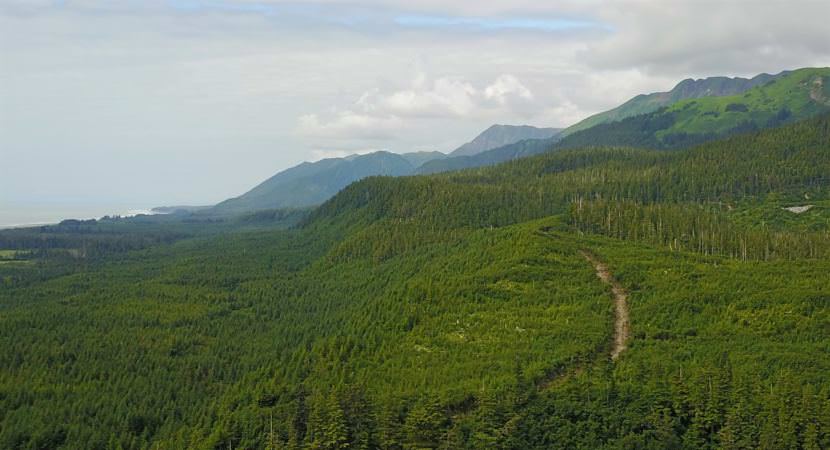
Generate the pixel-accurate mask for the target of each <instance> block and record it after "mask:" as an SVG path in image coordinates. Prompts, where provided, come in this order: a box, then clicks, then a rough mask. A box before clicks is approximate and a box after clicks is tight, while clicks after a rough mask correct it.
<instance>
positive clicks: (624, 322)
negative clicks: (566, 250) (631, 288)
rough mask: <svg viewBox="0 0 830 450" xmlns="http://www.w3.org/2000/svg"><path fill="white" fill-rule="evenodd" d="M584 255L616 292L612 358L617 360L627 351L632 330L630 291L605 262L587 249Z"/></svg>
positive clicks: (614, 292)
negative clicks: (627, 343)
mask: <svg viewBox="0 0 830 450" xmlns="http://www.w3.org/2000/svg"><path fill="white" fill-rule="evenodd" d="M582 256H584V257H585V259H587V260H588V261H590V263H591V264H593V266H594V268H595V269H596V271H597V277H598V278H599V279H600V280H602V281H603V282H604V283H606V284H608V285H610V286H611V292H612V293H613V294H614V309H615V314H614V315H615V319H614V346H613V348H612V349H611V359H612V360H616V359H617V358H618V357H619V356H620V354H621V353H622V352H623V351H625V348H626V342H628V337H629V334H630V332H631V331H630V325H629V318H628V293H627V292H626V291H625V289H624V288H623V287H622V285H621V284H620V283H619V282H618V281H617V280H616V279H614V275H613V274H612V273H611V271H610V270H609V269H608V266H606V265H605V263H603V262H601V261H600V260H598V259H597V258H596V257H595V256H594V255H592V254H590V253H588V252H587V251H582Z"/></svg>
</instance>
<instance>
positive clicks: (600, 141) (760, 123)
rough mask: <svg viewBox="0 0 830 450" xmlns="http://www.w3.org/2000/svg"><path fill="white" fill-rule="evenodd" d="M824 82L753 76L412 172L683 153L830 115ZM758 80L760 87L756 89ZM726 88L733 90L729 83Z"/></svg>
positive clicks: (813, 77)
mask: <svg viewBox="0 0 830 450" xmlns="http://www.w3.org/2000/svg"><path fill="white" fill-rule="evenodd" d="M829 77H830V69H826V68H807V69H799V70H795V71H788V72H782V73H781V74H779V75H776V76H768V77H767V76H761V75H759V76H758V77H755V78H753V79H752V80H744V81H741V86H744V87H746V86H748V85H749V84H752V83H754V84H756V86H755V87H753V88H751V89H749V90H747V91H745V92H744V93H743V94H741V95H733V96H721V97H717V96H714V97H713V96H708V97H707V96H705V97H700V98H696V99H694V100H681V101H679V102H675V103H672V104H671V105H670V106H663V107H661V108H659V109H657V110H655V111H653V112H650V113H646V114H640V115H635V116H630V117H626V118H624V119H623V120H620V121H616V122H607V123H599V124H597V125H594V126H592V127H591V128H587V129H583V130H580V131H574V132H572V133H571V134H567V135H566V133H565V132H562V133H561V134H560V135H559V136H557V137H555V138H553V139H542V140H532V141H524V142H520V143H517V144H512V145H507V146H504V147H501V148H497V149H494V150H490V151H488V152H484V153H481V154H478V155H473V156H467V157H456V158H452V157H450V158H445V159H443V160H439V161H431V162H428V163H426V164H425V165H424V166H422V167H421V168H419V169H418V173H421V174H428V173H440V172H447V171H452V170H461V169H466V168H474V167H483V166H491V165H494V164H499V163H502V162H505V161H511V160H514V159H518V158H523V157H527V156H532V155H536V154H540V153H544V152H548V151H558V150H562V149H566V148H579V147H586V146H604V145H622V146H632V147H645V148H653V149H663V150H668V149H677V148H685V147H690V146H693V145H697V144H702V143H704V142H708V141H712V140H715V139H719V138H722V137H725V136H728V135H730V134H736V133H742V132H747V131H753V130H759V129H764V128H770V127H776V126H781V125H783V124H787V123H792V122H795V121H798V120H802V119H806V118H809V117H813V116H815V115H818V114H821V113H823V112H826V111H830V102H828V101H827V100H826V99H827V98H828V95H827V94H826V92H827V85H828V83H829V82H830V78H829ZM715 80H719V79H715ZM723 80H733V79H728V78H724V79H723ZM753 80H754V81H753ZM761 80H766V82H765V83H764V84H761V85H757V83H759V82H760V81H761ZM704 81H705V80H704ZM739 81H740V80H739ZM682 85H683V83H681V85H679V87H680V86H682ZM705 85H706V84H705V83H704V84H703V86H705ZM730 86H733V87H734V80H733V84H730ZM680 92H684V91H683V90H682V89H681V90H680ZM693 92H696V91H693ZM719 92H723V91H719Z"/></svg>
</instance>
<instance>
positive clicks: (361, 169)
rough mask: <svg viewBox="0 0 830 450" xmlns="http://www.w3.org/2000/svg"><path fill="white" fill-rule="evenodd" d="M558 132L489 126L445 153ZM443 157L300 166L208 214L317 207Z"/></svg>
mask: <svg viewBox="0 0 830 450" xmlns="http://www.w3.org/2000/svg"><path fill="white" fill-rule="evenodd" d="M559 131H561V130H560V129H557V128H536V127H531V126H527V125H522V126H511V125H493V126H492V127H490V128H488V129H487V130H485V131H484V132H482V133H481V134H479V135H478V136H476V138H475V139H473V140H472V141H470V142H468V143H466V144H464V145H462V146H461V147H459V148H458V149H456V150H454V151H453V152H451V153H450V155H476V154H479V153H483V152H487V151H489V150H491V149H493V148H497V147H501V146H504V145H507V144H513V143H516V142H519V141H524V140H528V139H540V138H550V137H552V136H555V135H556V134H557V133H559ZM445 158H447V155H446V154H444V153H441V152H413V153H404V154H396V153H390V152H386V151H379V152H374V153H369V154H365V155H352V156H347V157H344V158H328V159H323V160H320V161H316V162H304V163H302V164H300V165H298V166H295V167H292V168H290V169H287V170H284V171H281V172H279V173H277V174H276V175H274V176H272V177H271V178H269V179H267V180H265V181H263V182H262V183H260V184H259V185H257V186H256V187H254V188H253V189H251V190H250V191H248V192H246V193H244V194H242V195H241V196H239V197H235V198H231V199H228V200H225V201H223V202H221V203H219V204H217V205H216V206H215V207H214V208H213V209H212V210H210V212H211V213H219V214H235V213H240V212H246V211H252V210H258V209H274V208H302V207H307V206H312V205H317V204H320V203H322V202H324V201H326V200H328V199H329V198H330V197H332V196H333V195H334V194H336V193H337V192H338V191H340V190H341V189H343V188H344V187H346V186H348V185H349V184H351V183H352V182H355V181H358V180H360V179H362V178H365V177H368V176H378V175H386V176H404V175H413V174H416V173H421V172H419V168H421V167H422V166H423V165H424V164H427V163H429V162H435V161H441V160H443V159H445ZM167 209H169V208H167Z"/></svg>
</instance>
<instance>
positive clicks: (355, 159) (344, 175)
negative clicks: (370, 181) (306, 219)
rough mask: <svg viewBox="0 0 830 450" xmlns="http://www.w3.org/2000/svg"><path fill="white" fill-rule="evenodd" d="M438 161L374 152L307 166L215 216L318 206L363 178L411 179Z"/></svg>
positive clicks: (233, 201) (256, 189) (219, 209)
mask: <svg viewBox="0 0 830 450" xmlns="http://www.w3.org/2000/svg"><path fill="white" fill-rule="evenodd" d="M437 157H443V154H442V153H438V152H423V153H410V154H404V155H398V154H395V153H389V152H375V153H370V154H368V155H356V156H349V157H346V158H330V159H324V160H321V161H317V162H313V163H309V162H305V163H302V164H300V165H298V166H296V167H292V168H290V169H287V170H284V171H282V172H280V173H278V174H276V175H274V176H273V177H271V178H269V179H267V180H265V181H264V182H262V183H260V184H259V185H257V186H256V187H254V188H253V189H251V190H250V191H248V192H246V193H245V194H242V195H241V196H239V197H236V198H232V199H229V200H225V201H223V202H222V203H219V204H218V205H216V206H215V207H214V208H213V211H212V212H214V213H238V212H244V211H253V210H258V209H271V208H298V207H305V206H311V205H316V204H320V203H322V202H324V201H326V200H327V199H329V198H330V197H331V196H332V195H334V194H336V193H337V192H338V191H340V190H341V189H343V188H344V187H346V186H348V185H349V184H350V183H352V182H354V181H357V180H360V179H361V178H365V177H368V176H374V175H392V176H401V175H409V174H411V173H412V172H413V171H414V170H415V168H416V167H418V166H419V165H421V164H422V163H423V161H426V160H429V159H434V158H437Z"/></svg>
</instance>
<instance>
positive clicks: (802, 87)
mask: <svg viewBox="0 0 830 450" xmlns="http://www.w3.org/2000/svg"><path fill="white" fill-rule="evenodd" d="M817 80H821V81H820V82H821V83H822V87H821V88H820V89H817V88H816V84H815V83H816V82H817ZM828 84H830V68H821V69H800V70H796V71H793V72H792V73H790V74H787V75H785V76H783V77H781V78H779V79H777V80H772V81H770V82H769V83H767V84H765V85H763V86H759V87H756V88H753V89H750V90H749V91H747V92H746V93H745V94H742V95H735V96H728V97H705V98H700V99H695V100H683V101H680V102H677V103H675V104H673V105H672V106H671V107H669V108H668V110H667V111H666V112H667V113H674V114H676V117H677V119H676V121H675V123H674V125H673V126H672V127H671V128H668V129H667V130H664V131H661V132H660V134H659V135H660V136H664V135H666V134H671V133H677V132H686V133H723V132H726V131H728V130H730V129H732V128H735V127H737V126H739V125H741V123H743V122H746V121H751V122H752V123H755V124H756V125H758V126H763V124H764V123H766V122H768V121H770V120H772V119H774V118H775V116H776V115H777V114H778V113H779V112H780V111H782V110H783V109H786V110H788V111H789V112H790V113H791V114H792V116H791V117H792V119H791V120H799V119H803V118H806V117H810V116H812V115H815V114H816V113H818V112H821V111H824V110H826V109H828V108H830V96H827V95H826V93H825V92H821V95H820V96H815V97H816V98H811V96H814V94H815V93H816V92H819V91H822V90H823V89H824V87H826V86H827V85H828ZM729 105H744V106H746V108H747V109H748V111H746V112H743V111H734V110H733V111H729V110H728V106H729ZM732 109H735V108H734V107H733V108H732Z"/></svg>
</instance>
